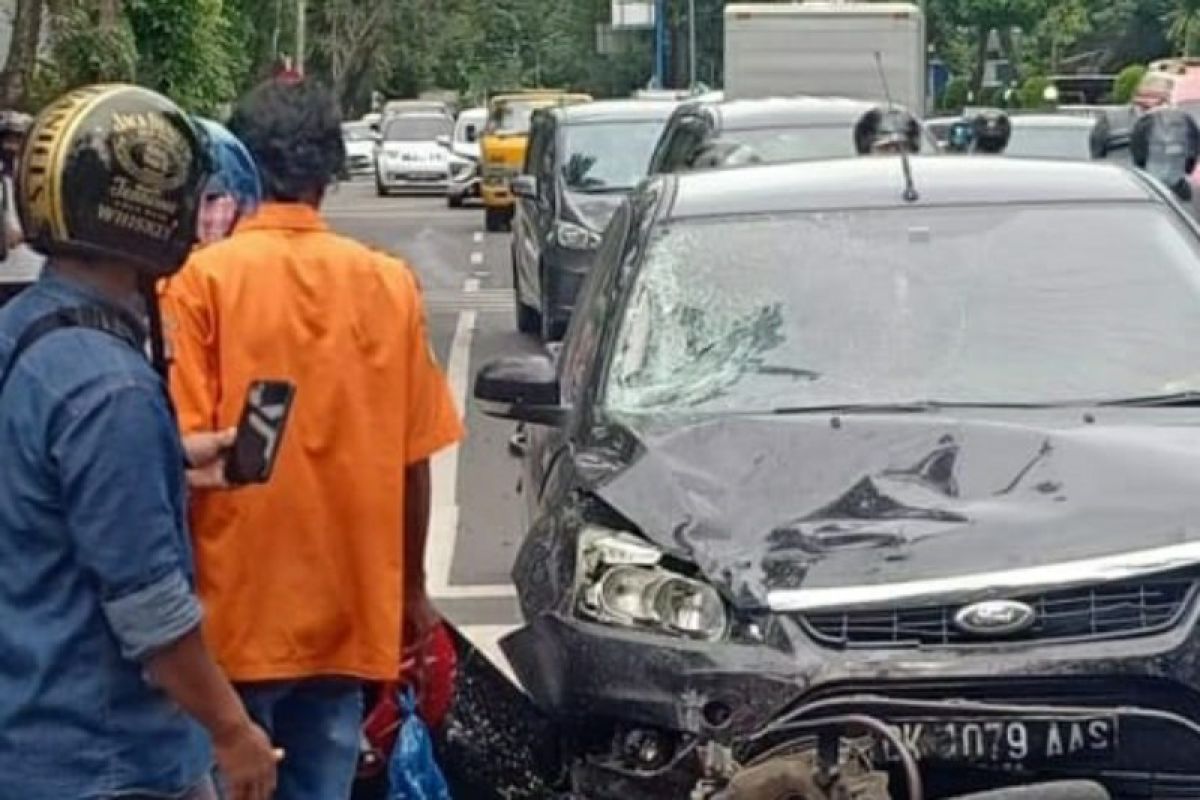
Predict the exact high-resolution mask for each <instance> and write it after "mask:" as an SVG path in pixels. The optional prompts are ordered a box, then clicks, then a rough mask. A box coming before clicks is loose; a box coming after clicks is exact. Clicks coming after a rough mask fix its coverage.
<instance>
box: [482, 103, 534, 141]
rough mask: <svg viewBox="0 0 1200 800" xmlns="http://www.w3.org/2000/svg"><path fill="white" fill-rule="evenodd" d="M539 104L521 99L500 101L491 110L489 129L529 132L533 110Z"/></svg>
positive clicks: (503, 131) (506, 131) (498, 131)
mask: <svg viewBox="0 0 1200 800" xmlns="http://www.w3.org/2000/svg"><path fill="white" fill-rule="evenodd" d="M540 105H544V104H538V103H531V102H527V101H521V100H510V101H508V102H505V103H500V104H498V105H497V106H496V108H494V109H493V111H492V119H491V123H490V124H489V128H490V130H492V131H493V132H495V133H529V126H530V122H531V121H532V119H533V112H534V111H536V110H537V109H538V108H539V106H540Z"/></svg>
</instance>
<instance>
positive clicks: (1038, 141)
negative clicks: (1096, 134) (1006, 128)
mask: <svg viewBox="0 0 1200 800" xmlns="http://www.w3.org/2000/svg"><path fill="white" fill-rule="evenodd" d="M1091 133H1092V132H1091V129H1089V128H1083V127H1069V128H1068V127H1062V128H1060V127H1053V126H1040V125H1019V124H1017V125H1013V130H1012V139H1010V140H1009V142H1008V147H1007V148H1005V150H1004V154H1005V155H1008V156H1015V157H1016V158H1059V159H1066V160H1069V161H1082V160H1087V159H1089V158H1091V157H1092V142H1091Z"/></svg>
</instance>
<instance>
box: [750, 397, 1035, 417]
mask: <svg viewBox="0 0 1200 800" xmlns="http://www.w3.org/2000/svg"><path fill="white" fill-rule="evenodd" d="M1056 405H1058V404H1056V403H1004V402H992V403H983V402H980V403H968V402H954V401H945V400H914V401H912V402H908V403H842V404H831V405H822V406H783V407H780V408H775V409H772V410H771V413H772V414H921V413H924V412H928V411H940V410H942V409H948V408H1016V409H1022V408H1024V409H1034V408H1054V407H1055V406H1056Z"/></svg>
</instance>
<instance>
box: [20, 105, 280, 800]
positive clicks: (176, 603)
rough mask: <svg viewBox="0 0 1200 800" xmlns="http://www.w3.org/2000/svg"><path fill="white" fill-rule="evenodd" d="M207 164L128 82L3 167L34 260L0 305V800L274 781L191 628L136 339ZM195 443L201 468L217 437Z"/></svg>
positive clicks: (177, 518) (239, 791)
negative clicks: (31, 280) (12, 180)
mask: <svg viewBox="0 0 1200 800" xmlns="http://www.w3.org/2000/svg"><path fill="white" fill-rule="evenodd" d="M206 169H207V167H206V164H205V158H204V156H203V152H202V149H201V146H200V143H199V139H198V138H197V135H196V132H195V130H194V128H193V127H192V125H191V123H190V121H188V120H187V118H186V117H185V116H184V115H183V114H182V112H180V111H179V110H178V109H177V108H175V106H174V105H173V104H171V103H170V102H169V101H167V100H166V99H165V98H162V97H160V96H158V95H155V94H154V93H152V92H149V91H146V90H144V89H139V88H136V87H130V86H112V85H110V86H100V87H89V88H85V89H81V90H76V91H75V92H72V93H70V94H68V95H66V96H65V97H63V98H61V99H60V100H59V101H57V102H56V103H54V104H52V105H51V106H50V107H49V108H47V109H46V111H44V112H43V113H42V115H41V116H40V117H39V119H38V121H37V122H36V123H35V125H34V129H33V131H32V133H31V136H30V139H29V144H28V145H27V147H26V151H25V153H24V157H23V158H22V165H21V172H20V174H19V175H18V181H17V200H18V204H19V206H20V210H21V216H22V222H23V224H24V226H25V230H26V234H27V236H28V237H29V239H30V241H31V243H32V244H33V246H34V247H35V248H37V249H38V250H39V251H41V252H42V253H44V254H46V255H47V256H48V258H49V261H48V265H47V267H46V269H45V271H44V272H43V275H42V277H41V278H40V280H39V281H38V282H37V283H36V284H34V286H33V287H31V288H30V289H28V290H26V291H25V292H24V293H22V294H21V295H19V296H17V297H16V298H15V299H14V300H13V301H12V302H11V303H9V304H8V305H7V306H5V308H4V309H2V310H0V798H4V800H18V799H19V800H110V798H113V799H115V798H122V800H130V799H131V798H188V800H192V799H193V798H208V797H211V796H212V791H213V789H212V786H211V784H210V782H209V777H208V776H209V774H210V773H211V770H212V760H213V750H214V749H215V756H216V760H217V763H218V765H219V766H220V768H221V773H222V776H223V778H224V779H225V780H226V781H227V782H228V789H229V792H228V795H229V798H230V800H267V798H269V797H270V795H271V793H272V792H273V790H274V785H275V760H276V754H275V753H273V752H272V749H271V746H270V743H269V741H268V740H267V738H266V736H265V735H264V734H263V732H262V731H261V730H260V729H258V728H257V727H256V726H255V725H254V724H253V723H252V722H251V721H250V719H249V717H248V716H247V714H246V712H245V710H244V708H243V707H242V705H241V703H240V702H239V700H238V699H237V696H236V695H235V694H234V692H233V690H232V688H231V687H230V685H229V683H228V682H227V681H226V679H225V678H224V676H223V675H222V674H221V673H220V671H219V670H218V669H217V667H216V665H215V664H214V662H213V660H212V658H211V657H210V656H209V653H208V650H207V648H206V646H205V644H204V641H203V638H202V636H201V633H200V627H199V626H200V620H201V611H200V606H199V603H198V601H197V599H196V595H195V592H194V588H193V578H194V576H193V571H192V560H191V552H190V548H189V542H188V533H187V527H186V522H185V509H186V498H185V491H186V481H185V471H184V465H185V458H186V455H185V452H184V447H183V445H182V444H181V443H180V441H179V438H178V434H177V433H176V431H177V428H176V425H175V421H174V417H173V413H172V410H171V406H170V403H169V401H168V399H167V395H166V391H165V386H164V382H163V376H162V375H161V374H159V373H156V371H155V370H154V369H153V368H152V366H151V364H150V362H149V361H148V360H147V357H146V348H145V344H146V338H147V333H146V330H145V327H144V325H143V320H144V319H146V318H149V319H151V320H153V319H154V318H155V314H154V309H153V303H154V292H153V281H154V280H155V279H156V278H159V277H162V276H164V275H166V274H169V273H171V272H173V271H174V270H175V269H177V268H178V267H179V265H180V264H182V262H183V259H184V257H185V256H186V254H187V252H188V250H189V249H190V247H191V244H192V242H193V240H194V236H195V227H196V220H195V216H196V209H197V205H198V202H199V195H200V188H201V186H202V184H203V181H204V179H205V176H206ZM153 327H154V326H151V328H152V329H153ZM156 349H157V350H158V351H159V352H161V348H156ZM193 445H194V446H193V447H191V448H189V450H190V451H191V452H190V455H192V456H193V459H192V463H196V461H197V459H198V460H199V461H202V462H205V463H206V464H209V465H210V466H211V464H212V462H216V461H217V460H218V457H219V441H218V439H217V438H215V437H212V436H210V437H207V439H206V438H204V437H201V439H198V440H197V441H195V442H193ZM202 451H204V452H202Z"/></svg>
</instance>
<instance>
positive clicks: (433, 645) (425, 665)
mask: <svg viewBox="0 0 1200 800" xmlns="http://www.w3.org/2000/svg"><path fill="white" fill-rule="evenodd" d="M457 667H458V651H457V650H455V648H454V639H453V638H452V637H451V636H450V632H449V631H448V630H447V629H446V626H445V623H442V624H439V625H438V626H437V627H435V628H434V629H433V630H432V631H430V633H429V636H428V637H427V638H426V639H424V640H423V641H421V642H419V643H418V644H417V645H416V646H414V647H412V648H409V649H408V650H406V652H405V654H404V662H403V663H402V664H401V665H400V679H399V680H398V681H395V682H392V683H387V684H384V685H383V686H382V687H380V691H379V697H378V699H377V700H376V701H375V705H373V706H372V707H371V709H370V711H368V712H367V716H366V719H364V720H363V728H362V734H363V736H362V738H363V741H362V753H361V755H360V757H359V766H358V774H359V777H360V778H369V777H372V776H374V775H377V774H378V773H380V772H381V771H382V770H383V768H384V766H385V765H386V764H387V760H388V757H389V756H390V755H391V752H392V748H393V747H394V746H395V744H396V737H397V735H398V734H399V732H400V724H401V723H402V722H403V721H404V719H403V712H402V711H401V710H400V705H399V703H398V701H397V698H398V696H399V693H400V689H401V687H404V686H411V687H412V688H413V691H414V692H415V694H416V696H417V712H418V713H419V714H420V716H421V719H422V720H423V721H424V722H425V724H426V725H427V726H428V727H429V729H430V730H432V731H436V730H437V729H438V728H440V727H441V725H442V722H443V721H444V720H445V719H446V714H447V713H449V711H450V704H451V703H452V702H453V700H454V678H455V672H456V670H457Z"/></svg>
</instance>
